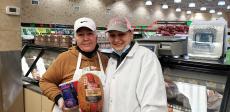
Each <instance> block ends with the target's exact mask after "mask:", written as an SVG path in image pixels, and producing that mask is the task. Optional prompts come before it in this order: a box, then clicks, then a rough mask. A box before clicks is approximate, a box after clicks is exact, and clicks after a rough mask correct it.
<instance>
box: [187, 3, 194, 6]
mask: <svg viewBox="0 0 230 112" xmlns="http://www.w3.org/2000/svg"><path fill="white" fill-rule="evenodd" d="M188 7H196V4H195V3H189V5H188Z"/></svg>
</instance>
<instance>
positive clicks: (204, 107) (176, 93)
mask: <svg viewBox="0 0 230 112" xmlns="http://www.w3.org/2000/svg"><path fill="white" fill-rule="evenodd" d="M66 50H67V48H57V47H48V46H39V45H31V44H26V45H25V46H24V47H23V49H22V55H21V63H22V71H23V75H24V77H23V78H22V80H23V81H24V82H25V83H24V88H26V89H27V91H28V90H29V91H31V92H33V91H34V92H36V93H38V94H41V91H40V88H39V87H38V82H39V79H40V77H42V74H43V73H44V72H45V71H46V70H47V68H48V67H49V66H50V65H51V63H52V62H53V61H54V60H55V59H56V57H57V56H58V54H59V53H61V52H64V51H66ZM159 60H160V62H161V65H162V69H163V74H164V78H165V85H166V92H167V100H168V107H169V110H172V111H173V112H230V96H229V95H230V65H225V64H223V63H222V62H221V61H203V60H195V59H184V58H173V57H170V56H168V57H167V56H162V57H160V56H159ZM29 97H30V96H29ZM41 97H42V98H45V96H41ZM29 102H31V103H33V102H34V101H28V102H27V104H29ZM49 102H52V101H49ZM41 105H43V106H44V104H41ZM45 105H46V104H45ZM49 105H50V107H52V106H51V103H49ZM27 111H28V112H29V111H30V110H29V109H28V110H27Z"/></svg>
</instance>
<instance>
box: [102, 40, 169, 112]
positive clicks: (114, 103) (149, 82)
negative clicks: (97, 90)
mask: <svg viewBox="0 0 230 112" xmlns="http://www.w3.org/2000/svg"><path fill="white" fill-rule="evenodd" d="M116 65H117V61H116V59H114V58H110V59H109V62H108V66H107V70H106V74H107V77H106V84H105V87H104V89H105V90H104V91H105V93H104V94H105V97H104V107H103V111H104V112H167V97H166V92H165V84H164V79H163V75H162V69H161V65H160V63H159V61H158V58H157V56H156V55H155V53H154V52H152V51H150V50H149V49H147V48H145V47H142V46H139V45H138V43H135V44H134V46H133V47H132V49H131V50H130V52H129V53H128V54H127V56H126V57H125V58H124V60H123V61H122V62H121V64H120V65H119V66H118V67H117V68H116Z"/></svg>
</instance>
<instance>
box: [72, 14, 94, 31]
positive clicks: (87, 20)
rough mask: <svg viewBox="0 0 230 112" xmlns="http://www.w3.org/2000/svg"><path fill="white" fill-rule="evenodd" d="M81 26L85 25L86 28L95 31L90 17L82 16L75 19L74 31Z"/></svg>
mask: <svg viewBox="0 0 230 112" xmlns="http://www.w3.org/2000/svg"><path fill="white" fill-rule="evenodd" d="M81 27H87V28H89V29H91V30H92V31H96V24H95V22H94V21H93V20H92V19H90V18H86V17H83V18H79V19H77V20H76V21H75V22H74V32H75V33H76V31H77V30H78V29H79V28H81Z"/></svg>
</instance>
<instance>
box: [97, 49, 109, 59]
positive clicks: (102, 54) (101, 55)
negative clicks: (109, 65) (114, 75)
mask: <svg viewBox="0 0 230 112" xmlns="http://www.w3.org/2000/svg"><path fill="white" fill-rule="evenodd" d="M98 52H99V55H100V57H101V58H102V60H106V61H107V60H108V59H109V57H108V56H107V55H106V54H104V53H102V52H100V51H98Z"/></svg>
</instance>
